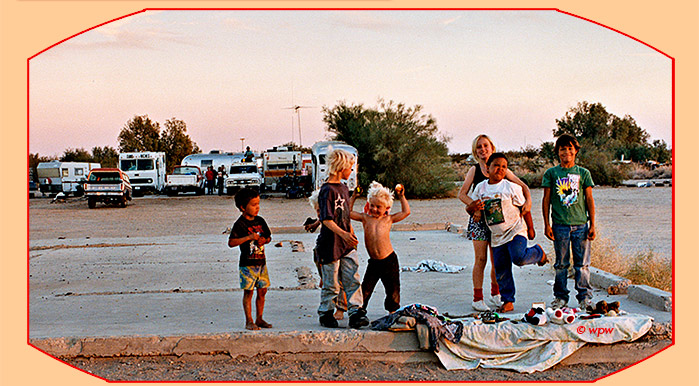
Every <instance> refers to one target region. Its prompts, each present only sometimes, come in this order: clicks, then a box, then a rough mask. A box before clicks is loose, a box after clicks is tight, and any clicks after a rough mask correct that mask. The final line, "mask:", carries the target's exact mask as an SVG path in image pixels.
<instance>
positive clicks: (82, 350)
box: [30, 326, 672, 365]
mask: <svg viewBox="0 0 699 386" xmlns="http://www.w3.org/2000/svg"><path fill="white" fill-rule="evenodd" d="M658 327H659V328H658V329H655V330H662V331H651V335H654V336H658V337H660V336H667V335H663V334H666V333H667V331H665V330H663V329H662V328H660V327H663V326H658ZM30 343H31V344H32V345H33V346H34V347H36V348H37V349H39V350H41V351H43V352H45V353H47V354H49V355H51V356H53V357H56V358H59V359H69V358H75V357H86V358H114V357H144V356H165V357H168V356H169V357H178V358H184V359H197V360H206V359H212V358H220V357H230V358H237V357H254V356H257V355H281V356H284V357H290V358H293V359H295V360H304V359H312V358H314V356H317V355H318V354H323V355H330V356H333V357H341V358H346V359H362V360H367V359H369V360H377V361H384V362H396V363H418V362H438V361H439V359H438V358H437V356H436V355H434V353H432V352H429V351H423V350H420V349H418V345H419V344H418V341H417V338H416V336H415V334H414V333H413V332H401V333H391V332H379V331H347V330H343V331H321V332H312V331H308V332H284V333H272V332H269V333H242V332H241V333H236V334H216V335H198V336H197V335H191V336H170V337H161V336H143V337H139V336H125V337H101V338H95V337H90V338H50V339H33V340H31V341H30ZM671 344H672V341H671V340H670V339H662V338H661V339H652V340H651V341H644V342H638V343H636V342H630V343H627V342H623V343H616V344H611V345H604V344H587V345H585V346H583V347H582V348H581V349H580V350H578V351H576V352H575V353H574V354H572V355H571V356H569V357H568V358H566V359H564V360H563V361H562V362H561V363H562V364H563V365H574V364H589V363H600V362H608V363H635V362H638V361H640V360H642V359H644V358H647V357H649V356H651V355H653V354H655V353H657V352H659V351H661V350H663V349H665V348H667V347H669V346H670V345H671Z"/></svg>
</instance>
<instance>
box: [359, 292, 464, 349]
mask: <svg viewBox="0 0 699 386" xmlns="http://www.w3.org/2000/svg"><path fill="white" fill-rule="evenodd" d="M371 329H372V330H380V331H406V330H412V329H415V330H416V331H417V336H418V341H419V342H420V348H422V349H428V350H431V351H435V352H436V351H439V345H438V343H439V339H440V338H444V339H446V340H448V341H450V342H453V343H458V342H459V341H460V340H461V336H462V335H463V332H464V325H463V324H462V323H461V322H460V321H455V320H451V319H449V318H447V317H445V316H443V315H440V314H439V312H438V311H437V309H436V308H434V307H431V306H428V305H423V304H417V303H416V304H411V305H409V306H405V307H402V308H399V309H398V310H397V311H396V312H394V313H392V314H389V315H386V316H384V317H383V318H380V319H377V320H374V321H373V322H371Z"/></svg>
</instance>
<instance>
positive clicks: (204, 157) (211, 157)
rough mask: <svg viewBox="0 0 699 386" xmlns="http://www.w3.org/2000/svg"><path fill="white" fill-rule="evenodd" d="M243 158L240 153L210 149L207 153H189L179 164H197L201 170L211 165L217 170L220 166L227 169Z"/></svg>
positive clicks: (203, 170)
mask: <svg viewBox="0 0 699 386" xmlns="http://www.w3.org/2000/svg"><path fill="white" fill-rule="evenodd" d="M243 158H244V156H243V154H242V153H221V152H220V151H218V150H212V151H211V152H209V153H197V154H190V155H188V156H186V157H184V158H183V159H182V162H180V165H182V166H185V165H194V166H198V167H199V169H201V170H202V172H205V171H206V169H207V168H208V167H209V166H212V167H213V168H214V170H218V168H219V167H220V166H223V167H224V169H225V170H229V169H230V168H231V165H232V164H234V163H238V162H243Z"/></svg>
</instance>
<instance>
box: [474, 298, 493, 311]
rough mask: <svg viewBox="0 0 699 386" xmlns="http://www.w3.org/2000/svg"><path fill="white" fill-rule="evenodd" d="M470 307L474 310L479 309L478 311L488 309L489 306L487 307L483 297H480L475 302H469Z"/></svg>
mask: <svg viewBox="0 0 699 386" xmlns="http://www.w3.org/2000/svg"><path fill="white" fill-rule="evenodd" d="M471 307H473V309H474V310H476V311H480V312H485V311H490V307H488V305H487V304H485V302H484V301H483V299H481V300H479V301H477V302H471Z"/></svg>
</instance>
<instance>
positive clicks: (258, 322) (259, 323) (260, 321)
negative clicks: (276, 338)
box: [255, 319, 272, 329]
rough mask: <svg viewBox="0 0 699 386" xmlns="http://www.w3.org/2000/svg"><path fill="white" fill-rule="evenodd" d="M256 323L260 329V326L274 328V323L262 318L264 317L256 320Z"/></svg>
mask: <svg viewBox="0 0 699 386" xmlns="http://www.w3.org/2000/svg"><path fill="white" fill-rule="evenodd" d="M255 325H256V326H257V327H259V328H258V329H260V328H272V325H271V324H269V323H267V322H265V321H264V320H262V319H260V320H258V321H256V322H255Z"/></svg>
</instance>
